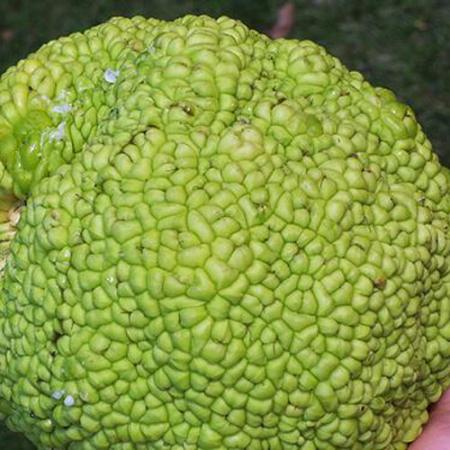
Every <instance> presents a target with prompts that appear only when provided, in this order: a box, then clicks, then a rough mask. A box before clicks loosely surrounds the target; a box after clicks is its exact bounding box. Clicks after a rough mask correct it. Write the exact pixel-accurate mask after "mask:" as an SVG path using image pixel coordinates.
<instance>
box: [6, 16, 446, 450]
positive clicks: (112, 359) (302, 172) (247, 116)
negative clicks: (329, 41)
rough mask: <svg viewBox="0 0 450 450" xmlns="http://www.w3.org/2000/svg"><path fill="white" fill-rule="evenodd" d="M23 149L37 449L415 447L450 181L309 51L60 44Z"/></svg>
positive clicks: (12, 262)
mask: <svg viewBox="0 0 450 450" xmlns="http://www.w3.org/2000/svg"><path fill="white" fill-rule="evenodd" d="M0 161H1V165H0V187H1V191H2V196H1V199H0V200H1V202H0V219H1V221H2V225H1V228H0V237H2V239H1V241H2V242H1V246H0V256H1V270H2V272H1V275H0V411H1V413H2V416H3V418H4V419H6V421H7V424H8V425H9V426H10V427H11V428H12V429H15V430H19V431H21V432H23V433H25V434H26V436H27V437H28V438H29V439H31V440H32V441H33V442H34V443H35V444H36V445H37V447H38V448H39V449H42V450H44V449H45V450H50V449H69V450H95V449H110V450H134V449H136V450H140V449H155V450H158V449H173V450H181V449H185V450H186V449H188V450H196V449H199V450H211V449H247V450H264V449H268V450H285V449H286V450H288V449H289V450H290V449H292V450H294V449H302V450H333V449H345V450H350V449H351V450H362V449H364V450H377V449H379V450H382V449H383V450H400V449H406V447H407V443H408V442H410V441H412V440H414V439H415V438H416V437H417V435H418V434H419V432H420V430H421V427H422V425H423V423H424V422H425V421H426V420H427V406H428V405H429V404H430V403H431V402H433V401H436V400H437V399H438V398H439V397H440V395H441V393H442V391H443V389H445V388H446V387H448V385H449V383H450V306H449V286H450V284H449V281H450V277H449V248H450V246H449V231H448V226H449V212H450V207H449V179H448V177H447V172H446V169H444V168H443V167H441V165H440V164H439V162H438V160H437V157H436V156H435V154H434V153H433V152H432V149H431V145H430V143H429V141H428V140H427V139H426V137H425V135H424V133H423V131H422V130H421V128H420V126H419V125H418V124H417V122H416V120H415V118H414V115H413V113H412V111H411V110H410V108H408V107H407V106H404V105H403V104H401V103H399V102H398V101H397V100H396V98H395V96H394V95H393V94H392V93H391V92H390V91H388V90H385V89H380V88H374V87H372V86H371V85H370V84H369V83H368V82H366V81H365V80H364V79H363V77H362V76H361V75H360V74H358V73H356V72H351V71H348V70H347V69H346V68H345V67H343V66H342V64H341V63H340V62H339V61H338V60H337V59H336V58H334V57H332V56H330V55H329V54H327V53H326V51H325V50H324V49H323V48H322V47H320V46H318V45H316V44H314V43H312V42H310V41H297V40H275V41H273V40H270V39H269V38H267V37H265V36H263V35H261V34H258V33H257V32H255V31H250V30H249V29H247V28H246V27H245V26H244V25H242V24H241V23H239V22H236V21H233V20H231V19H228V18H220V19H218V20H213V19H210V18H208V17H193V16H187V17H184V18H181V19H179V20H176V21H174V22H162V21H158V20H154V19H149V20H147V19H144V18H142V17H136V18H133V19H125V18H115V19H112V20H111V21H109V22H108V23H106V24H103V25H101V26H98V27H95V28H93V29H91V30H89V31H87V32H85V33H83V34H81V33H78V34H74V35H71V36H69V37H66V38H62V39H59V40H57V41H53V42H50V43H49V44H47V45H45V46H44V47H42V48H41V49H40V50H39V51H37V52H36V53H35V54H32V55H30V56H29V57H28V58H27V59H25V60H23V61H20V62H19V63H18V65H17V66H16V67H12V68H11V69H9V70H8V71H7V72H6V73H5V74H4V75H3V77H2V78H1V80H0Z"/></svg>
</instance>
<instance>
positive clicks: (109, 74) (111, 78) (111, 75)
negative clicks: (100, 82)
mask: <svg viewBox="0 0 450 450" xmlns="http://www.w3.org/2000/svg"><path fill="white" fill-rule="evenodd" d="M119 73H120V72H119V71H118V70H113V69H106V70H105V73H104V75H103V76H104V78H105V81H107V82H108V83H115V82H116V81H117V77H118V76H119Z"/></svg>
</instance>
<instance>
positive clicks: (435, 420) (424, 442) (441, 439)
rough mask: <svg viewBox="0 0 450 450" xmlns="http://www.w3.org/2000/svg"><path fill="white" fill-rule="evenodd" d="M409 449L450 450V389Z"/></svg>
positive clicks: (434, 407)
mask: <svg viewBox="0 0 450 450" xmlns="http://www.w3.org/2000/svg"><path fill="white" fill-rule="evenodd" d="M409 450H450V389H448V390H447V392H446V393H445V394H444V395H443V396H442V398H441V399H440V400H439V402H438V403H436V405H434V406H433V407H432V409H431V412H430V420H429V422H428V423H427V424H426V426H425V428H424V430H423V432H422V434H421V435H420V436H419V438H418V439H417V440H416V441H415V442H414V443H413V444H412V445H411V446H410V447H409Z"/></svg>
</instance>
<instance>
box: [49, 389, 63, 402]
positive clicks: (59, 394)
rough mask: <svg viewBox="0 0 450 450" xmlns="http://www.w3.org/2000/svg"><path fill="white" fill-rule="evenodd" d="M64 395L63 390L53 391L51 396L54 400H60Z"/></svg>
mask: <svg viewBox="0 0 450 450" xmlns="http://www.w3.org/2000/svg"><path fill="white" fill-rule="evenodd" d="M63 396H64V391H55V392H53V394H52V398H53V399H55V400H61V399H62V398H63Z"/></svg>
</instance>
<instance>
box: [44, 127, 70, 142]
mask: <svg viewBox="0 0 450 450" xmlns="http://www.w3.org/2000/svg"><path fill="white" fill-rule="evenodd" d="M65 127H66V123H65V122H61V123H60V124H59V125H58V127H57V128H56V129H55V130H53V131H51V132H50V133H49V135H48V138H49V139H50V140H51V141H61V140H62V139H64V136H65V134H66V130H65Z"/></svg>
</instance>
